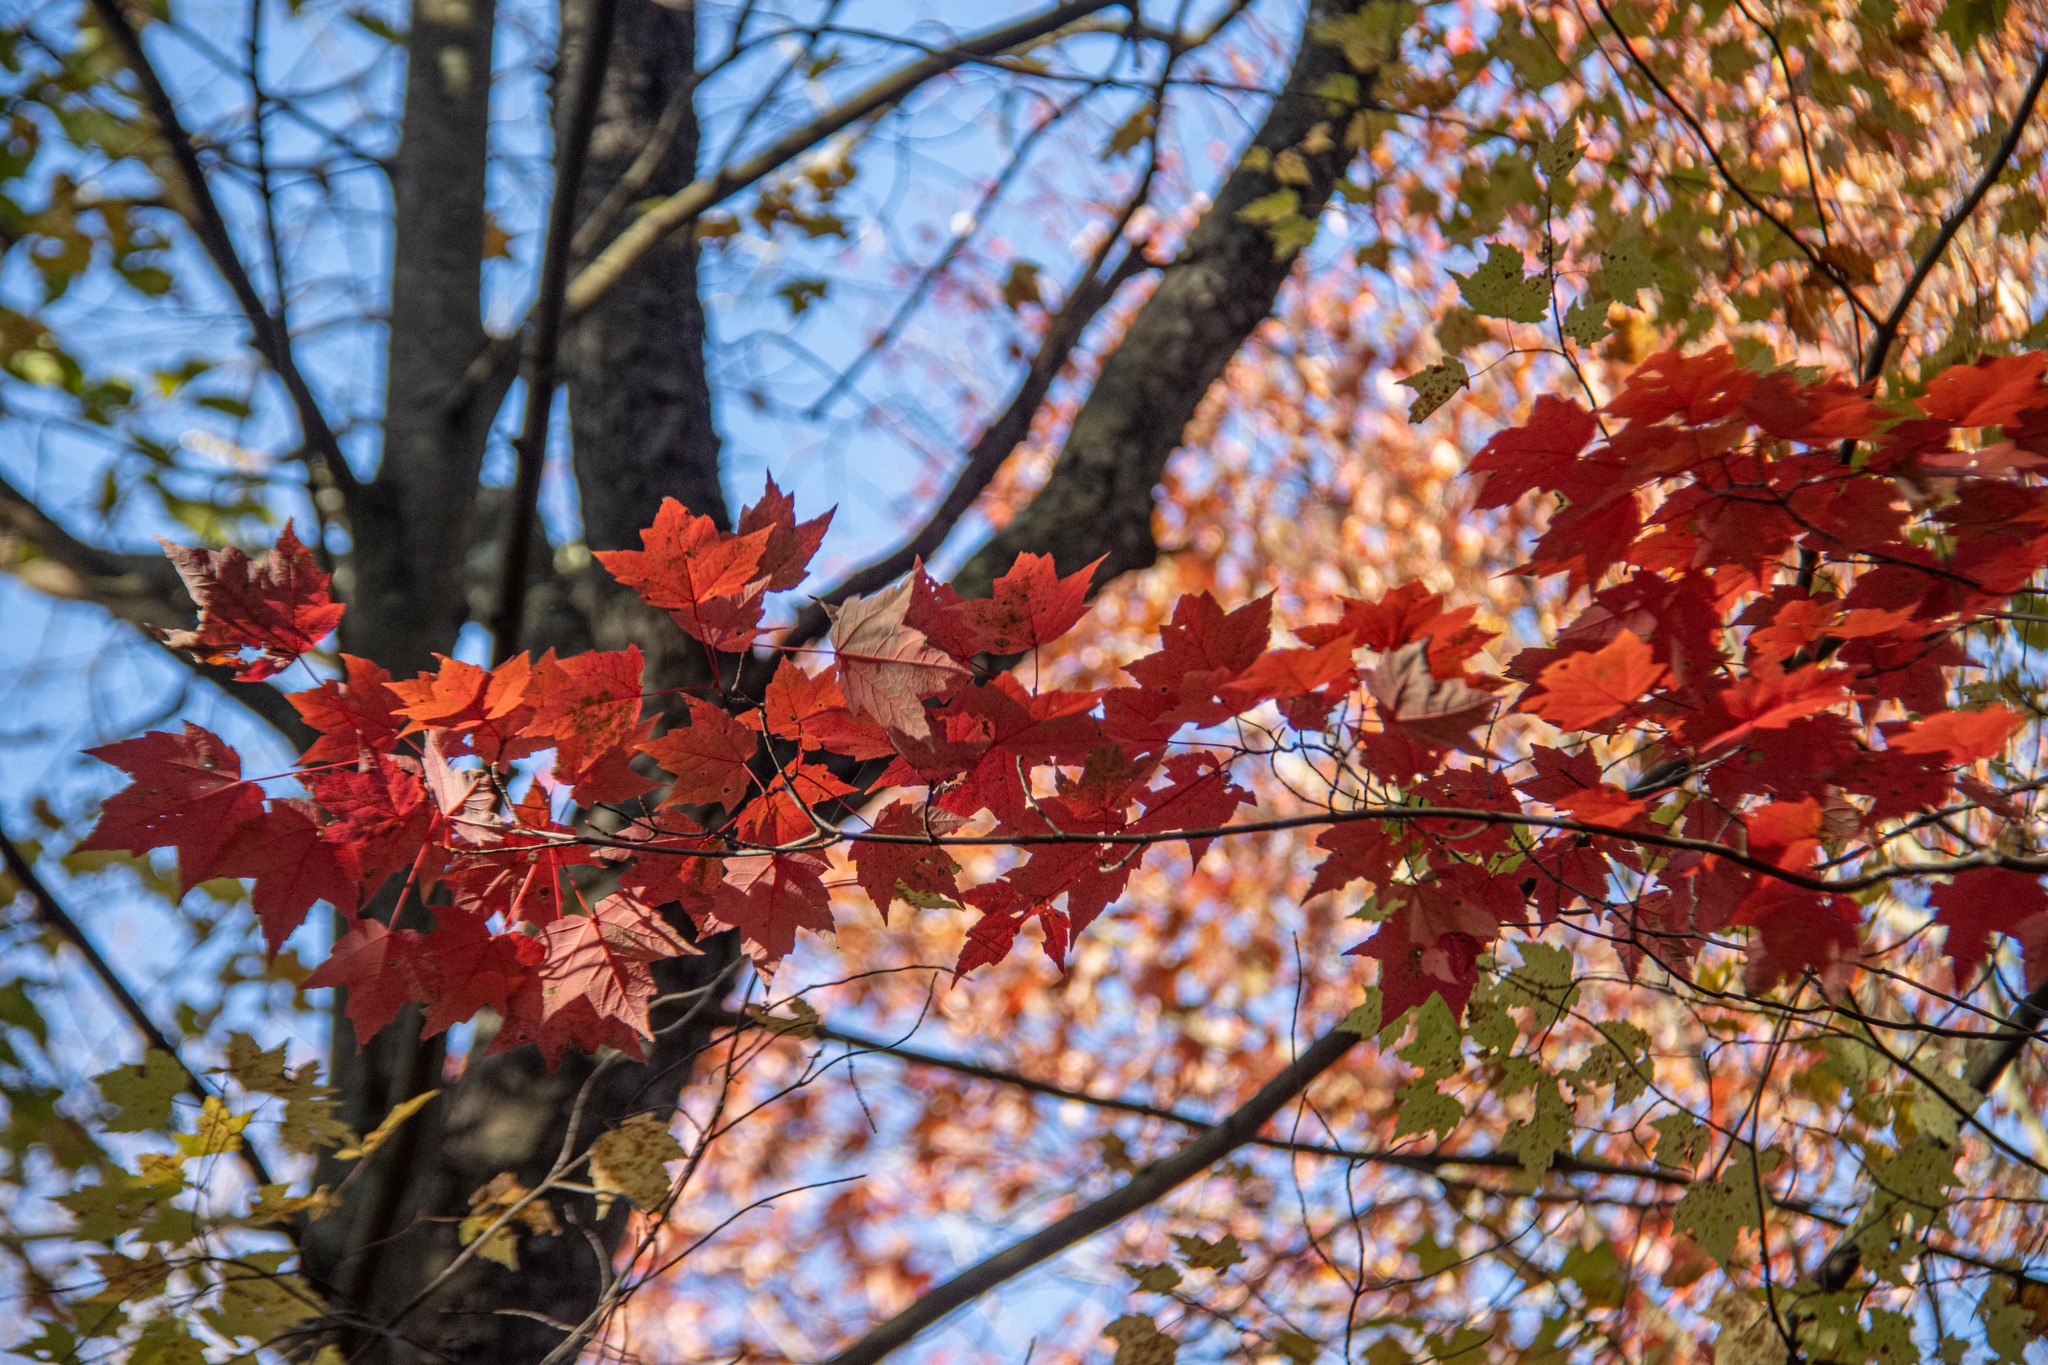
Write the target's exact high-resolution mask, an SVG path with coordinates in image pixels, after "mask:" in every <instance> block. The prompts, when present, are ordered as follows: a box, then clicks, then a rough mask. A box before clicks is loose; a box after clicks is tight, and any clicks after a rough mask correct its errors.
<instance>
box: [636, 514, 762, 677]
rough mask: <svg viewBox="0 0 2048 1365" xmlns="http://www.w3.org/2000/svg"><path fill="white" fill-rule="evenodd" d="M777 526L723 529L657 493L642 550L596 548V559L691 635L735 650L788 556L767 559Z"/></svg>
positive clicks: (750, 637) (756, 630)
mask: <svg viewBox="0 0 2048 1365" xmlns="http://www.w3.org/2000/svg"><path fill="white" fill-rule="evenodd" d="M781 531H782V527H781V525H780V523H776V524H769V525H763V526H760V527H757V528H756V529H753V530H750V531H747V532H746V533H744V534H740V535H727V534H725V533H724V532H722V531H720V530H719V529H718V524H717V523H716V522H714V521H712V520H711V518H710V517H698V516H692V515H690V510H689V509H688V508H687V507H684V506H683V505H682V504H681V503H679V502H677V501H676V500H675V499H674V498H663V499H662V501H661V510H660V511H659V512H657V513H655V516H654V525H652V526H651V527H649V528H648V529H646V530H645V531H642V532H641V533H640V543H641V545H642V546H644V547H645V548H644V549H639V550H599V551H598V552H597V561H598V563H600V564H602V565H604V566H605V568H606V569H608V570H610V571H611V575H612V577H614V578H616V579H618V580H619V582H621V583H623V584H625V585H626V586H627V587H629V588H631V589H633V590H634V591H635V592H637V593H639V594H640V596H641V598H642V599H644V600H645V601H646V602H647V604H648V605H649V606H653V607H659V608H661V609H662V610H663V611H665V612H667V613H668V614H669V615H670V616H672V617H674V618H675V623H676V624H677V625H679V626H681V627H682V628H683V630H684V632H685V633H686V634H688V635H690V636H691V637H692V638H694V639H697V640H701V641H703V642H704V643H705V644H706V645H709V646H710V647H711V648H713V649H718V650H727V651H732V650H741V649H745V648H746V647H747V646H748V645H751V644H752V643H754V640H755V639H756V637H758V636H759V635H760V633H761V630H760V625H761V598H762V595H763V594H764V593H765V592H766V591H767V590H768V581H769V578H770V576H771V575H772V574H773V573H774V572H775V571H776V570H777V569H782V570H785V571H786V570H787V567H788V566H787V563H782V564H778V565H775V566H770V565H768V564H767V563H766V559H767V556H768V553H769V544H770V542H771V541H773V540H774V539H775V538H776V536H777V534H778V533H779V532H781ZM784 558H785V560H787V558H788V552H787V551H785V554H784ZM798 567H799V568H800V567H801V566H798Z"/></svg>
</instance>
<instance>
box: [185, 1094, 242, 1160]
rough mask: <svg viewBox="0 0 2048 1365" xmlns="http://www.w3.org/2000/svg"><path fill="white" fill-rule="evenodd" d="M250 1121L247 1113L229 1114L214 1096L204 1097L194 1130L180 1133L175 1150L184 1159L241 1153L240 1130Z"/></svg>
mask: <svg viewBox="0 0 2048 1365" xmlns="http://www.w3.org/2000/svg"><path fill="white" fill-rule="evenodd" d="M250 1118H251V1115H248V1114H235V1113H230V1112H229V1111H228V1107H227V1106H226V1105H225V1104H222V1103H221V1102H220V1100H219V1098H218V1097H216V1096H213V1095H208V1096H207V1097H206V1103H205V1105H204V1106H203V1107H202V1108H201V1109H200V1111H199V1128H198V1131H196V1132H192V1133H180V1134H179V1135H178V1147H179V1149H180V1150H181V1151H183V1152H184V1153H185V1155H186V1156H218V1155H220V1154H221V1153H223V1152H239V1151H241V1150H242V1130H243V1129H244V1128H247V1127H248V1126H249V1119H250Z"/></svg>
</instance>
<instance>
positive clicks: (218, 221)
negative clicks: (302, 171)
mask: <svg viewBox="0 0 2048 1365" xmlns="http://www.w3.org/2000/svg"><path fill="white" fill-rule="evenodd" d="M92 8H93V14H94V15H95V16H96V17H97V18H98V20H99V22H100V24H101V26H102V27H104V28H105V29H106V31H107V34H108V36H109V37H111V38H112V39H113V40H114V45H115V46H116V47H117V48H119V49H120V52H121V57H122V60H123V61H125V62H126V63H127V65H128V67H129V69H130V70H131V71H133V72H134V73H135V80H136V84H138V85H139V86H140V87H141V89H142V102H143V107H144V108H145V109H147V110H148V111H149V116H150V118H151V119H153V120H154V121H155V123H156V126H157V133H158V135H159V136H161V137H162V138H163V140H164V144H165V146H167V147H168V148H169V149H170V153H171V160H172V161H173V162H174V163H175V164H176V166H177V167H178V174H179V178H180V179H182V180H183V181H184V182H185V183H184V184H183V186H181V187H180V188H182V189H183V190H184V193H183V194H182V195H180V196H178V199H179V201H180V207H182V208H183V209H184V210H185V214H186V220H187V222H189V223H190V225H191V227H192V231H193V233H194V234H195V235H196V236H197V237H198V238H199V244H200V245H201V246H202V247H204V248H205V249H206V254H207V257H208V258H209V259H210V260H211V261H212V262H213V267H214V269H215V270H217V271H219V272H220V276H221V278H222V279H223V280H225V281H226V282H227V286H228V288H229V290H230V291H232V292H233V294H234V296H235V302H236V304H237V305H239V306H240V308H241V310H242V316H243V318H244V319H246V320H247V322H248V324H249V330H250V333H251V334H252V336H253V338H254V341H255V345H256V351H257V353H258V354H259V355H261V356H262V357H263V359H264V361H265V362H266V363H267V364H268V365H269V366H270V368H271V369H272V370H273V371H275V372H276V374H277V377H278V378H279V379H281V380H283V381H284V387H285V392H286V393H288V394H289V395H290V396H291V400H292V408H293V410H294V411H295V412H296V413H297V414H298V418H299V426H300V428H301V430H302V431H303V433H304V435H305V438H306V445H307V447H308V448H310V449H311V450H313V451H314V452H315V453H317V454H318V455H319V457H320V461H319V462H320V466H321V468H322V470H323V471H324V472H325V473H326V475H327V477H328V478H329V479H330V480H331V481H332V482H333V484H334V486H335V487H336V488H339V489H341V490H342V492H343V493H345V494H349V495H353V494H354V493H355V492H356V491H357V487H358V485H357V482H356V476H355V472H354V471H353V470H351V469H350V468H349V466H348V460H347V459H346V458H345V457H344V456H343V455H342V453H341V443H340V441H338V440H337V439H336V438H335V435H334V429H333V428H332V427H331V426H329V425H328V422H327V416H326V414H325V413H324V412H322V411H321V409H320V402H319V400H318V399H317V398H315V397H314V396H313V390H312V388H311V387H310V386H309V385H308V384H307V383H306V377H305V375H304V374H303V373H301V372H300V370H299V363H298V359H297V357H296V356H294V354H293V352H292V340H291V335H290V333H288V332H287V331H286V330H285V327H284V324H283V323H282V322H281V321H279V320H278V318H277V317H275V316H274V315H273V314H272V313H271V311H270V309H269V308H268V307H267V306H266V305H265V304H264V302H263V296H262V295H261V294H259V293H257V292H256V284H255V282H254V281H253V280H251V279H250V278H249V271H248V268H247V267H246V266H244V265H243V264H242V258H241V255H240V253H239V252H237V251H236V249H235V239H234V237H233V236H232V235H230V234H229V232H228V225H227V220H226V219H225V218H223V217H222V216H221V211H220V204H219V203H218V202H217V201H216V200H215V199H214V197H213V190H212V188H211V187H210V186H209V185H208V184H207V181H206V170H205V168H204V167H203V166H201V165H200V164H199V154H198V153H197V152H196V151H194V150H193V147H192V138H191V136H190V134H188V133H187V132H186V131H185V125H184V124H183V123H182V122H180V121H179V118H178V111H177V108H176V107H175V106H174V105H173V104H172V103H171V96H170V92H169V91H168V90H166V89H165V88H164V84H163V81H162V79H161V78H160V77H159V76H158V75H157V72H156V68H155V67H154V66H153V65H152V64H151V63H150V60H149V54H148V53H147V52H146V51H145V50H144V49H143V46H142V35H141V34H139V33H137V32H136V31H135V26H134V25H133V24H131V23H129V22H128V16H127V15H126V14H124V13H122V11H121V4H120V0H92Z"/></svg>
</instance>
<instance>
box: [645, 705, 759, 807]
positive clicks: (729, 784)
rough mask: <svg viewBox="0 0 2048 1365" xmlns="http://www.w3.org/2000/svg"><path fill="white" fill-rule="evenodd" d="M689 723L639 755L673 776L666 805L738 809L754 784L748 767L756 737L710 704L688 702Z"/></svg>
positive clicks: (651, 742) (756, 745) (650, 743)
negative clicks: (672, 784) (649, 759)
mask: <svg viewBox="0 0 2048 1365" xmlns="http://www.w3.org/2000/svg"><path fill="white" fill-rule="evenodd" d="M688 709H689V715H690V723H689V724H688V725H676V726H671V727H670V728H669V731H668V733H667V734H665V735H662V736H661V737H660V738H658V739H650V740H648V741H647V742H646V743H644V744H642V745H640V746H639V747H640V752H641V753H643V754H646V755H648V756H649V757H651V758H653V760H654V761H655V762H656V763H659V764H660V765H661V766H662V767H663V768H664V769H666V770H667V771H669V772H671V773H673V774H675V779H676V780H675V785H674V786H672V787H670V788H669V793H668V795H667V796H665V797H663V798H662V802H661V804H662V805H664V806H698V805H704V806H724V807H726V808H727V809H728V810H737V809H738V808H739V805H740V802H741V801H743V800H744V799H745V798H746V794H747V792H748V790H749V789H750V788H751V787H752V786H753V777H752V775H751V774H750V773H749V772H748V771H747V764H748V763H749V762H751V761H752V760H753V757H754V754H755V752H756V751H757V750H758V749H759V748H760V746H761V739H760V736H758V735H756V734H755V733H754V732H753V731H752V730H750V729H748V728H747V727H746V726H744V725H742V724H740V722H739V721H737V720H735V719H733V718H732V717H731V716H729V715H727V714H726V713H725V712H723V711H721V710H719V709H718V708H717V707H716V706H713V705H711V704H710V703H709V702H701V701H698V700H696V699H695V698H694V697H693V698H690V699H689V701H688Z"/></svg>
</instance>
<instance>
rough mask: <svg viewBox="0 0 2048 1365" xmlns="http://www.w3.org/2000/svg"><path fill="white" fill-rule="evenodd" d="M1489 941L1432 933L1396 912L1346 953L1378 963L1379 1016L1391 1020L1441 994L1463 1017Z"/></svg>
mask: <svg viewBox="0 0 2048 1365" xmlns="http://www.w3.org/2000/svg"><path fill="white" fill-rule="evenodd" d="M1485 946H1486V945H1485V941H1484V940H1482V939H1480V938H1478V937H1475V936H1474V935H1472V934H1468V933H1464V932H1462V931H1460V930H1456V929H1453V930H1449V931H1446V932H1442V933H1430V932H1428V931H1427V929H1423V930H1421V936H1420V937H1418V926H1417V925H1416V924H1414V923H1412V922H1411V917H1410V916H1407V915H1404V914H1398V913H1397V914H1395V915H1393V916H1391V917H1389V918H1388V920H1387V921H1386V923H1384V924H1382V925H1380V927H1379V928H1378V930H1376V931H1375V932H1374V934H1373V936H1372V937H1371V938H1369V939H1367V940H1366V941H1365V942H1363V943H1361V944H1359V945H1358V946H1357V947H1355V948H1352V949H1350V950H1348V951H1347V952H1346V953H1345V956H1346V957H1370V958H1376V959H1378V961H1379V964H1380V979H1379V987H1380V1019H1381V1020H1382V1021H1383V1022H1385V1023H1388V1024H1391V1023H1393V1022H1395V1021H1396V1020H1398V1019H1399V1018H1400V1017H1401V1016H1402V1015H1404V1014H1406V1013H1407V1012H1408V1011H1409V1010H1411V1009H1413V1008H1415V1007H1416V1006H1417V1005H1423V1004H1427V1003H1428V1002H1429V997H1431V996H1432V995H1439V996H1442V997H1443V1002H1444V1004H1446V1005H1447V1006H1449V1007H1450V1011H1451V1017H1452V1018H1454V1019H1462V1018H1464V1017H1465V1005H1466V1003H1467V1002H1468V1001H1470V1000H1471V998H1472V988H1473V987H1474V986H1477V985H1478V984H1479V954H1480V953H1481V952H1482V951H1483V950H1484V948H1485Z"/></svg>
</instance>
